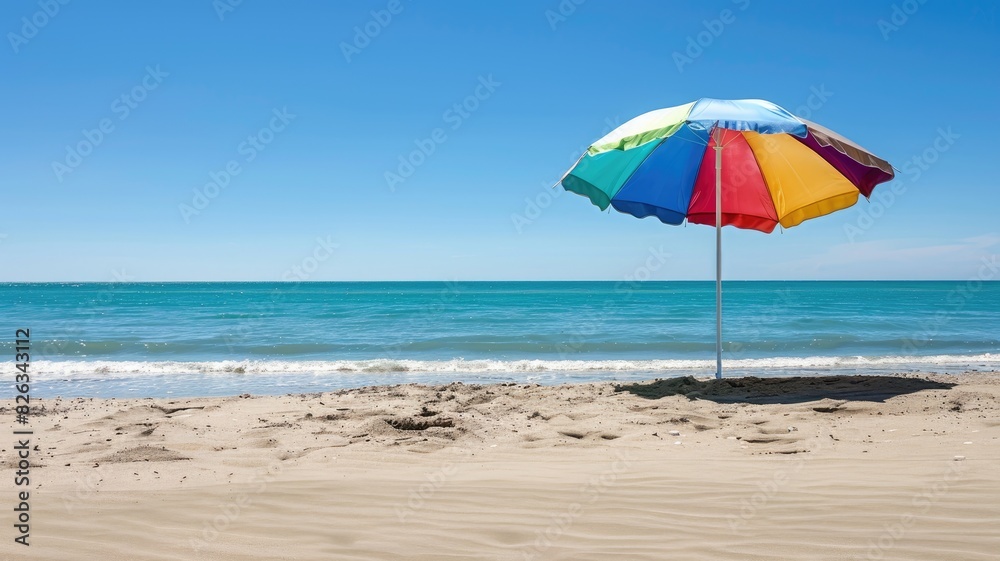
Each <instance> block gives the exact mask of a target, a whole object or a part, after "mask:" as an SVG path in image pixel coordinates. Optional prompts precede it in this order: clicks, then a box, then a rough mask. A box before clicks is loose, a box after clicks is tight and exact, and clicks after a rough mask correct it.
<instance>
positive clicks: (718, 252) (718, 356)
mask: <svg viewBox="0 0 1000 561" xmlns="http://www.w3.org/2000/svg"><path fill="white" fill-rule="evenodd" d="M715 377H716V378H717V379H721V378H722V130H721V129H719V127H718V125H716V127H715Z"/></svg>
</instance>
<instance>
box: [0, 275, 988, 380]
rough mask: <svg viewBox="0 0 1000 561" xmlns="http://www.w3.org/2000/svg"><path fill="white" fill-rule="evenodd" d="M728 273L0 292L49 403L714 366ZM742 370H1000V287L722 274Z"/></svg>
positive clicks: (640, 373)
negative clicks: (22, 332) (27, 339)
mask: <svg viewBox="0 0 1000 561" xmlns="http://www.w3.org/2000/svg"><path fill="white" fill-rule="evenodd" d="M714 306H715V294H714V283H712V282H647V283H626V282H468V283H443V282H442V283H423V282H412V283H388V282H387V283H379V282H371V283H300V284H290V283H116V284H101V283H85V284H0V317H2V318H3V324H4V325H5V326H6V331H7V333H6V336H4V337H3V339H2V340H0V352H2V353H3V354H4V355H6V356H7V357H9V359H8V360H7V365H6V366H7V370H8V371H13V364H12V363H13V358H14V342H13V341H14V331H15V329H17V328H22V327H27V328H30V329H31V338H32V347H33V348H32V361H33V365H32V372H33V373H34V381H35V386H34V388H33V393H34V394H35V395H38V396H45V395H63V396H89V395H93V396H163V395H224V394H238V393H243V392H250V393H285V392H300V391H319V390H326V389H334V388H343V387H354V386H362V385H370V384H381V383H400V382H430V383H438V382H446V381H453V380H462V381H467V382H495V381H517V382H539V383H558V382H568V381H589V380H597V379H618V380H634V379H648V378H655V377H666V376H674V375H683V374H692V373H693V374H699V375H708V374H711V373H712V372H714V367H715V360H714V357H715V307H714ZM723 306H724V332H723V339H724V341H725V349H726V353H725V355H724V359H725V365H726V367H727V369H728V372H729V373H731V374H732V375H740V374H753V375H762V376H768V375H780V374H789V373H795V374H825V373H830V372H835V373H836V372H851V371H856V370H858V369H859V368H864V369H865V370H866V371H870V372H878V373H887V372H898V371H913V370H925V371H938V372H940V371H960V370H966V369H980V370H984V369H990V370H991V369H994V368H998V367H1000V283H980V282H978V281H969V282H967V281H954V282H951V281H948V282H887V281H884V282H763V281H762V282H752V281H745V282H741V281H731V282H726V283H725V284H724V305H723Z"/></svg>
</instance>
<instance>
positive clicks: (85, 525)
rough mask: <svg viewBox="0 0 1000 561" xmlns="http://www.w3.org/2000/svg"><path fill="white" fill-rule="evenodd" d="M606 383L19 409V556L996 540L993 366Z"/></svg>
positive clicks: (267, 555) (927, 550)
mask: <svg viewBox="0 0 1000 561" xmlns="http://www.w3.org/2000/svg"><path fill="white" fill-rule="evenodd" d="M623 386H624V387H622V388H617V390H620V391H616V388H615V384H613V383H609V382H588V383H581V384H571V385H563V386H542V385H535V384H514V383H507V384H494V385H475V384H462V383H452V384H447V385H435V386H422V385H416V384H406V385H393V386H369V387H365V388H357V389H351V390H341V391H335V392H323V393H309V394H288V395H284V396H251V395H247V394H244V395H242V396H232V397H224V398H219V397H202V398H157V399H154V398H136V399H132V398H130V399H114V398H109V399H98V398H67V399H43V400H38V401H37V402H33V405H37V409H35V410H34V411H33V412H32V413H33V416H32V418H31V428H32V430H33V432H34V434H33V435H32V439H33V440H32V444H33V445H37V446H38V449H37V450H36V451H34V452H32V453H33V454H34V456H33V461H37V464H33V467H32V480H33V481H32V483H33V487H34V489H33V491H32V496H33V499H32V501H33V502H32V504H31V509H32V511H31V512H32V521H33V526H32V533H31V539H32V545H35V546H36V547H35V548H33V549H32V554H33V555H38V557H37V558H39V559H97V558H107V557H108V556H112V557H113V556H115V555H118V556H127V557H128V558H131V559H188V558H193V557H197V556H202V557H207V558H212V559H221V560H228V559H247V558H260V559H280V558H295V559H326V558H329V557H330V556H331V555H348V556H351V555H353V556H357V557H359V558H384V559H388V558H412V559H428V560H429V559H440V558H441V556H447V555H456V556H459V557H463V558H470V557H478V558H484V559H487V558H488V559H512V560H513V559H525V558H531V559H563V558H574V559H606V558H608V557H609V556H614V555H621V554H624V552H625V551H627V552H628V556H629V558H630V559H662V558H664V556H668V557H670V558H679V559H703V558H704V559H707V558H720V557H729V556H732V555H734V552H740V554H741V555H744V556H746V555H749V556H750V557H752V556H753V555H754V554H757V555H762V556H767V557H768V558H769V559H804V558H805V559H810V558H816V559H823V558H832V557H836V558H855V557H857V558H863V559H864V558H869V556H871V555H874V553H872V552H873V551H874V552H876V553H879V554H881V558H883V559H928V560H929V559H944V558H959V557H960V558H962V559H988V558H989V556H990V555H992V554H993V553H992V552H994V551H996V550H997V546H998V545H1000V538H998V537H997V536H996V534H995V532H994V531H993V528H992V526H991V525H990V521H991V520H993V521H995V520H996V516H997V514H996V510H995V505H996V504H998V503H1000V474H998V473H997V470H996V469H995V467H996V465H998V463H1000V446H998V444H1000V420H998V419H1000V415H998V413H1000V373H996V372H991V373H976V372H970V373H966V374H962V375H941V374H936V375H935V374H907V375H903V376H894V377H893V376H863V375H859V376H853V377H852V376H837V377H826V378H823V377H799V378H759V379H753V378H731V379H730V378H727V379H724V380H722V381H721V382H716V381H712V380H693V379H685V378H672V379H661V380H659V381H653V382H644V383H630V382H627V383H624V384H623ZM10 405H11V403H10V400H6V401H4V402H3V407H4V409H3V416H4V418H5V420H6V421H8V423H9V424H10V425H13V419H12V416H11V410H10ZM2 448H7V450H6V451H4V452H3V456H2V457H0V461H2V462H3V463H4V467H5V468H6V469H8V470H9V469H10V468H11V467H12V465H11V464H10V461H11V459H12V456H11V450H10V447H9V446H3V447H2ZM920 497H924V498H923V499H919V498H920ZM918 499H919V501H918ZM918 503H919V504H918ZM907 514H908V515H909V516H910V517H909V518H907V519H906V522H905V523H904V522H903V521H901V519H900V516H901V515H907ZM893 525H897V526H899V527H900V528H902V530H901V533H900V532H899V531H896V530H898V528H896V529H895V530H893V533H891V534H885V532H886V531H887V530H885V528H890V529H893V528H895V526H893ZM154 528H155V529H156V530H155V531H153V529H154ZM883 535H889V536H890V538H888V539H886V538H884V537H883ZM390 536H391V537H390ZM889 542H891V544H890V545H891V547H883V545H886V544H889ZM880 543H881V544H882V545H879V544H880ZM871 544H875V545H874V546H872V545H871ZM140 545H141V546H142V547H137V546H140ZM872 547H875V548H876V549H875V550H871V548H872Z"/></svg>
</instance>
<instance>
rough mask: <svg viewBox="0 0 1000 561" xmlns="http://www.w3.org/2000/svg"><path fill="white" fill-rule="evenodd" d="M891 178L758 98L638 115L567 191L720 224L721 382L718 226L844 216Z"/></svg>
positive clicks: (600, 146)
mask: <svg viewBox="0 0 1000 561" xmlns="http://www.w3.org/2000/svg"><path fill="white" fill-rule="evenodd" d="M893 177H894V173H893V169H892V166H891V165H889V163H888V162H886V161H885V160H883V159H881V158H878V157H877V156H875V155H873V154H872V153H871V152H869V151H867V150H865V149H864V148H862V147H860V146H858V145H857V144H855V143H853V142H851V141H850V140H847V139H846V138H844V137H842V136H840V135H838V134H837V133H835V132H833V131H831V130H829V129H825V128H823V127H821V126H819V125H817V124H815V123H812V122H810V121H807V120H805V119H801V118H799V117H796V116H794V115H792V114H791V113H789V112H788V111H786V110H784V109H782V108H781V107H779V106H777V105H775V104H773V103H770V102H768V101H763V100H759V99H742V100H723V99H709V98H702V99H699V100H698V101H695V102H692V103H688V104H685V105H679V106H677V107H667V108H665V109H658V110H656V111H650V112H649V113H645V114H643V115H640V116H638V117H636V118H634V119H632V120H630V121H628V122H627V123H625V124H623V125H622V126H620V127H618V128H617V129H615V130H613V131H611V132H610V133H608V134H607V135H606V136H604V137H603V138H601V139H600V140H598V141H597V142H595V143H594V144H593V145H591V146H590V148H589V149H588V150H587V152H586V153H584V155H583V156H582V157H581V158H580V160H579V161H578V162H577V163H576V165H575V166H573V168H572V169H570V170H569V171H568V172H566V175H564V176H563V178H562V180H561V182H560V183H561V184H562V186H563V187H564V188H565V189H566V190H568V191H572V192H574V193H578V194H580V195H583V196H585V197H587V198H589V199H590V201H591V202H592V203H594V204H595V205H597V206H598V207H600V208H601V210H605V209H607V208H608V207H609V206H611V207H614V209H615V210H617V211H619V212H623V213H626V214H631V215H632V216H635V217H638V218H645V217H647V216H655V217H656V218H658V219H659V220H660V221H661V222H663V223H665V224H674V225H677V224H682V223H683V222H684V221H685V220H687V221H688V222H692V223H695V224H710V225H714V226H715V227H716V230H717V235H716V255H717V259H716V304H717V313H716V319H717V330H716V335H717V338H716V345H717V355H716V357H717V364H716V375H717V376H719V377H721V375H722V340H721V339H722V317H721V313H722V311H721V310H722V302H721V278H720V277H721V247H722V242H721V239H722V238H721V228H722V226H726V225H731V226H735V227H737V228H746V229H752V230H760V231H761V232H771V231H773V230H774V228H775V227H776V226H777V225H779V224H780V225H781V226H783V227H785V228H790V227H792V226H796V225H798V224H801V223H802V222H803V221H805V220H809V219H810V218H816V217H818V216H823V215H825V214H829V213H831V212H834V211H837V210H840V209H843V208H847V207H849V206H851V205H853V204H854V203H856V202H857V201H858V196H859V195H864V196H865V197H868V196H870V195H871V193H872V190H873V189H874V188H875V186H876V185H878V184H879V183H883V182H885V181H889V180H890V179H892V178H893Z"/></svg>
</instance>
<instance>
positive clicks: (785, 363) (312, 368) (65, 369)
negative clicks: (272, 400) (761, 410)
mask: <svg viewBox="0 0 1000 561" xmlns="http://www.w3.org/2000/svg"><path fill="white" fill-rule="evenodd" d="M6 368H7V370H12V369H13V364H12V363H10V362H8V363H7V364H6ZM723 368H724V369H728V370H731V371H735V372H741V373H746V374H758V375H767V374H768V373H769V372H771V371H776V370H777V371H782V372H787V371H794V370H803V371H807V370H823V371H831V370H832V371H839V370H850V369H855V370H856V369H864V370H865V371H871V370H874V371H883V372H884V371H890V370H915V369H916V370H919V369H947V370H960V369H964V368H1000V354H989V353H987V354H979V355H934V356H879V357H864V356H811V357H773V358H752V359H739V360H724V361H723ZM714 369H715V361H714V360H680V359H677V360H465V359H461V358H459V359H452V360H437V361H435V360H392V359H371V360H330V361H297V360H243V361H234V360H224V361H204V362H180V361H106V360H93V361H82V360H70V361H35V362H33V363H32V374H33V377H34V378H36V379H45V380H60V379H61V380H74V379H75V380H79V379H112V378H136V377H143V376H171V375H191V374H195V375H199V374H201V375H213V376H261V375H267V376H278V375H310V374H311V375H338V374H369V375H374V376H375V377H376V379H377V375H378V374H380V373H414V374H448V373H452V372H453V373H462V374H502V373H506V374H512V375H515V376H516V375H518V374H524V375H525V378H528V379H530V378H531V375H532V374H540V373H595V374H596V373H601V372H607V373H649V374H651V375H653V376H655V375H656V374H662V375H664V376H671V375H675V374H680V373H685V372H699V371H707V372H711V371H714Z"/></svg>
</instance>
